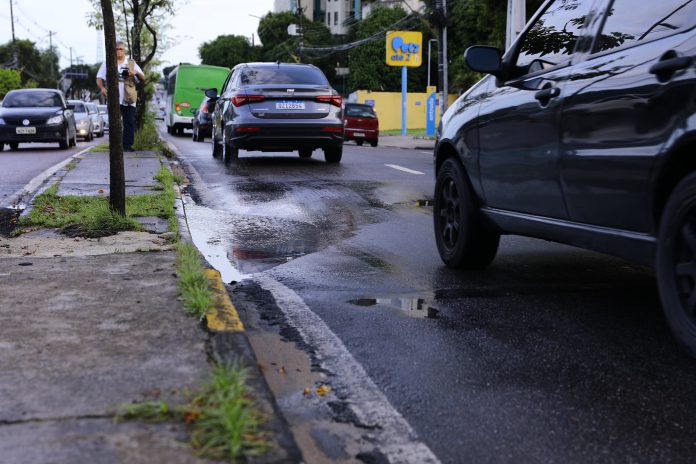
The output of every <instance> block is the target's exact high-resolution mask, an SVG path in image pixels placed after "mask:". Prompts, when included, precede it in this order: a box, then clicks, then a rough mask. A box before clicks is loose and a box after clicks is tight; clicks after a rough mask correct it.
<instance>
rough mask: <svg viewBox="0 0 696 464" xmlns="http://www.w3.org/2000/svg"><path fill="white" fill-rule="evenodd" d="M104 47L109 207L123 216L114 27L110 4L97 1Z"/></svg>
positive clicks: (119, 114)
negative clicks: (102, 24)
mask: <svg viewBox="0 0 696 464" xmlns="http://www.w3.org/2000/svg"><path fill="white" fill-rule="evenodd" d="M101 7H102V15H103V17H104V44H105V47H106V91H107V95H106V101H107V108H108V111H109V174H110V175H109V179H110V181H109V190H110V193H109V206H110V207H111V209H112V210H113V211H114V212H116V213H118V214H120V215H122V216H125V215H126V175H125V170H124V167H123V122H122V120H121V108H120V106H119V93H118V74H117V73H118V66H117V64H116V27H115V26H114V11H113V9H112V8H111V0H101Z"/></svg>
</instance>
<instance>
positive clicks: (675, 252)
mask: <svg viewBox="0 0 696 464" xmlns="http://www.w3.org/2000/svg"><path fill="white" fill-rule="evenodd" d="M655 264H656V265H655V271H656V274H657V286H658V288H659V290H660V300H661V301H662V310H663V311H664V313H665V317H666V318H667V322H668V323H669V326H670V328H671V329H672V333H673V334H674V336H675V337H676V339H677V341H678V342H679V344H681V345H682V347H683V348H684V349H685V350H686V351H687V352H688V353H689V354H690V355H691V356H692V357H696V173H692V174H690V175H688V176H686V177H685V178H684V179H683V180H682V181H681V182H679V184H678V185H677V186H676V187H675V189H674V191H673V192H672V194H671V195H670V197H669V199H668V200H667V204H666V205H665V209H664V210H663V212H662V218H661V219H660V231H659V234H658V239H657V259H656V263H655Z"/></svg>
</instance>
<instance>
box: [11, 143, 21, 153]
mask: <svg viewBox="0 0 696 464" xmlns="http://www.w3.org/2000/svg"><path fill="white" fill-rule="evenodd" d="M9 145H10V150H12V151H14V150H16V149H17V148H19V142H10V143H9Z"/></svg>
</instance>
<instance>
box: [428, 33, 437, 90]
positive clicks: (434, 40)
mask: <svg viewBox="0 0 696 464" xmlns="http://www.w3.org/2000/svg"><path fill="white" fill-rule="evenodd" d="M433 42H437V39H430V40H428V87H430V44H431V43H433Z"/></svg>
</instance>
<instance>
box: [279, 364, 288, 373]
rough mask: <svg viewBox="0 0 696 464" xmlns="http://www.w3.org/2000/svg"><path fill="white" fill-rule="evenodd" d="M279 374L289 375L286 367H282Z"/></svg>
mask: <svg viewBox="0 0 696 464" xmlns="http://www.w3.org/2000/svg"><path fill="white" fill-rule="evenodd" d="M278 373H279V374H287V372H286V371H285V367H282V366H281V368H280V369H278Z"/></svg>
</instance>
